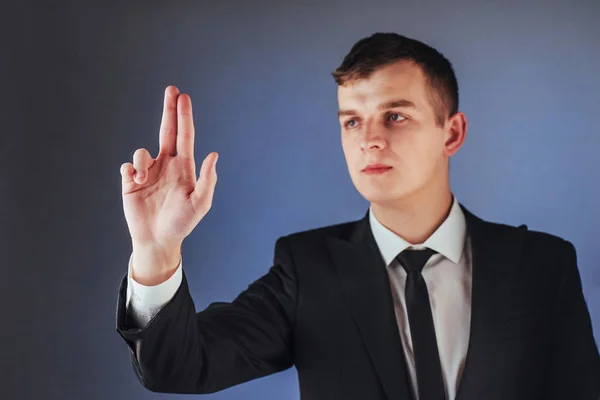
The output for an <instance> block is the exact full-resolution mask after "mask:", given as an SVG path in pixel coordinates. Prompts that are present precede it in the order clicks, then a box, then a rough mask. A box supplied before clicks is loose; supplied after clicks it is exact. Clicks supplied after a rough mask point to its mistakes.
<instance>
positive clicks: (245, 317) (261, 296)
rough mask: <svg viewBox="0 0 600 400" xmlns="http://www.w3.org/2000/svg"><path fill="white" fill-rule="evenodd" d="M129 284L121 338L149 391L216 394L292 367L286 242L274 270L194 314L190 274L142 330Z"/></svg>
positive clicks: (293, 291) (292, 294) (291, 286)
mask: <svg viewBox="0 0 600 400" xmlns="http://www.w3.org/2000/svg"><path fill="white" fill-rule="evenodd" d="M125 285H126V280H123V282H122V286H121V290H120V295H119V305H118V309H117V331H118V332H119V334H120V335H121V336H122V337H123V338H124V340H125V342H126V343H127V345H128V346H129V349H130V352H131V360H132V364H133V367H134V371H135V373H136V376H137V377H138V379H139V380H140V381H141V382H142V384H143V385H144V386H145V387H146V388H148V389H149V390H151V391H154V392H164V393H200V394H202V393H213V392H216V391H219V390H223V389H226V388H228V387H231V386H234V385H237V384H240V383H243V382H246V381H249V380H252V379H256V378H259V377H262V376H265V375H269V374H272V373H275V372H279V371H283V370H285V369H288V368H290V367H291V366H292V365H293V356H292V346H293V343H292V341H293V326H294V323H295V318H296V317H295V315H296V301H297V287H298V285H297V279H296V273H295V269H294V266H293V264H292V258H291V255H290V252H289V250H288V245H287V241H286V239H285V237H282V238H279V239H278V240H277V242H276V245H275V256H274V264H273V266H272V267H271V268H270V269H269V271H268V272H267V273H266V274H265V275H263V276H262V277H260V278H259V279H257V280H256V281H255V282H253V283H252V284H250V285H249V286H248V288H247V289H246V290H244V291H243V292H242V293H240V294H239V295H238V296H237V297H236V298H235V299H234V300H233V301H232V302H215V303H211V304H210V305H209V306H208V307H207V308H206V309H205V310H203V311H201V312H198V313H196V310H195V306H194V302H193V300H192V298H191V296H190V293H189V289H188V284H187V279H186V277H185V272H183V271H182V282H181V286H180V287H179V288H178V289H177V292H176V293H175V295H174V297H173V298H172V299H171V300H170V301H169V302H168V303H167V304H166V305H165V306H164V307H163V308H161V309H160V310H159V311H158V313H157V314H156V315H155V316H153V318H152V319H151V320H150V321H149V323H148V325H146V326H145V327H144V328H143V329H139V328H136V327H135V326H132V324H131V322H130V321H128V320H127V314H126V312H125V304H124V303H125V299H124V297H125V296H126V295H125V292H126V288H125V287H124V286H125Z"/></svg>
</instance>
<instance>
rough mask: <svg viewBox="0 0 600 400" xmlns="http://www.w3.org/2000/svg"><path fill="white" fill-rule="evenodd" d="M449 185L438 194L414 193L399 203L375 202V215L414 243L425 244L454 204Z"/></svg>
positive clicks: (396, 232) (386, 225)
mask: <svg viewBox="0 0 600 400" xmlns="http://www.w3.org/2000/svg"><path fill="white" fill-rule="evenodd" d="M453 201H454V199H453V197H452V192H451V191H450V189H449V188H448V187H446V188H445V189H443V190H441V191H438V192H437V193H428V194H427V195H424V194H421V193H419V194H414V196H413V198H411V199H405V200H402V201H401V202H399V203H397V204H393V205H390V204H385V205H384V204H378V203H371V208H372V210H373V214H374V216H375V218H377V220H378V221H379V222H380V223H381V224H382V225H383V226H385V227H386V228H388V229H389V230H391V231H392V232H394V233H395V234H397V235H398V236H400V237H401V238H403V239H404V240H406V241H407V242H409V243H411V244H421V243H423V242H425V241H426V240H427V238H429V237H430V236H431V235H432V234H433V232H435V231H436V230H437V228H438V227H439V226H440V225H441V224H442V223H443V222H444V221H445V220H446V218H447V217H448V214H449V213H450V210H451V208H452V204H453Z"/></svg>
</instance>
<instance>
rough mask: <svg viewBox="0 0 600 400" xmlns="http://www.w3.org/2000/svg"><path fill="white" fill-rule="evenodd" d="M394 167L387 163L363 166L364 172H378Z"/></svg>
mask: <svg viewBox="0 0 600 400" xmlns="http://www.w3.org/2000/svg"><path fill="white" fill-rule="evenodd" d="M391 168H392V167H390V166H389V165H385V164H371V165H367V166H366V167H365V168H363V170H362V171H363V172H377V171H386V170H388V169H391Z"/></svg>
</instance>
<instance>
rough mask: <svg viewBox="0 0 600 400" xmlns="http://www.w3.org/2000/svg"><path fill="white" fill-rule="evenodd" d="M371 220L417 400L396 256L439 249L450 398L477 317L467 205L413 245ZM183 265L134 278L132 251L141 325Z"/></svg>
mask: <svg viewBox="0 0 600 400" xmlns="http://www.w3.org/2000/svg"><path fill="white" fill-rule="evenodd" d="M369 221H370V224H371V230H372V231H373V236H374V238H375V241H376V242H377V245H378V247H379V251H380V252H381V255H382V257H383V260H384V261H385V264H386V267H387V271H388V276H389V279H390V286H391V290H392V297H393V299H394V309H395V312H396V320H397V322H398V328H399V331H400V337H401V339H402V344H403V346H404V349H405V358H406V363H407V366H408V371H409V374H410V377H411V383H412V387H413V393H414V395H415V398H416V399H417V400H419V398H418V393H417V389H416V388H417V385H416V382H417V378H416V371H415V363H414V354H413V350H412V341H411V337H410V328H409V325H408V314H407V312H406V302H405V299H404V286H405V281H406V271H405V270H404V268H402V266H401V265H400V263H399V261H398V260H396V256H398V254H400V253H401V252H402V251H403V250H405V249H407V248H414V249H419V248H422V247H423V246H425V247H428V248H430V249H432V250H435V251H436V252H437V254H434V255H433V256H432V257H431V258H430V259H429V261H428V262H427V263H426V264H425V266H424V267H423V271H422V274H423V278H424V279H425V282H426V284H427V289H428V292H429V300H430V302H431V311H432V315H433V325H434V327H435V332H436V338H437V343H438V350H439V354H440V361H441V366H442V375H443V379H444V387H445V391H446V396H447V398H448V399H454V398H455V396H456V391H457V389H458V382H459V379H460V376H461V374H462V369H463V365H464V362H465V357H466V353H467V345H468V341H469V327H470V322H471V321H470V319H471V250H470V244H469V241H468V240H466V239H467V236H466V220H465V216H464V214H463V212H462V209H461V208H460V205H459V204H458V201H457V200H456V197H454V202H453V205H452V208H451V211H450V213H449V215H448V217H447V218H446V220H445V221H444V222H443V223H442V224H441V225H440V226H439V227H438V229H437V230H436V231H435V232H434V233H433V234H432V235H431V236H430V237H429V238H428V239H427V240H426V241H425V242H424V243H421V244H416V245H411V244H410V243H408V242H407V241H406V240H404V239H402V238H401V237H399V236H398V235H396V234H395V233H394V232H392V231H390V230H389V229H387V228H386V227H385V226H383V225H382V224H381V223H380V222H379V221H378V220H377V218H375V216H374V215H373V211H372V209H371V208H369ZM182 268H183V264H182V261H181V262H180V263H179V266H178V267H177V270H176V272H175V273H174V274H173V276H171V277H170V278H169V279H168V280H166V281H165V282H163V283H161V284H159V285H156V286H145V285H142V284H140V283H138V282H136V281H135V280H133V279H132V277H131V257H130V259H129V269H128V274H127V279H128V284H127V299H126V303H125V304H126V307H127V312H128V313H131V316H132V319H133V321H134V323H136V325H137V326H138V327H140V328H142V327H144V326H146V324H147V323H148V322H149V321H150V320H151V319H152V317H153V316H154V315H156V313H158V311H159V310H160V309H161V308H162V307H163V306H164V305H165V304H167V303H168V302H169V301H170V300H171V299H172V298H173V296H174V295H175V292H176V291H177V289H178V288H179V286H180V285H181V281H182Z"/></svg>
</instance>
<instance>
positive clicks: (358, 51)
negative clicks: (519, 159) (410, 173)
mask: <svg viewBox="0 0 600 400" xmlns="http://www.w3.org/2000/svg"><path fill="white" fill-rule="evenodd" d="M402 60H407V61H412V62H414V63H415V64H417V65H418V66H419V67H420V68H421V70H422V71H423V74H424V75H425V78H426V80H427V83H428V85H429V93H430V101H431V104H432V106H433V110H434V112H435V116H436V123H437V125H438V126H442V125H443V124H444V121H445V120H446V118H448V117H451V116H452V115H454V114H455V113H456V112H458V83H457V81H456V76H455V74H454V70H453V68H452V64H451V63H450V61H448V60H447V59H446V58H445V57H444V56H443V55H442V54H441V53H440V52H439V51H437V50H436V49H434V48H433V47H431V46H429V45H427V44H425V43H423V42H420V41H418V40H415V39H410V38H407V37H406V36H402V35H399V34H397V33H375V34H373V35H371V36H369V37H366V38H363V39H361V40H359V41H358V42H356V43H355V44H354V46H352V48H351V49H350V52H349V53H348V54H347V55H346V56H345V57H344V60H343V61H342V64H341V65H340V66H339V67H338V68H336V69H335V71H333V72H332V75H333V78H334V79H335V82H336V83H337V84H338V85H344V84H345V83H347V82H350V81H353V80H356V79H361V78H367V77H368V76H369V75H370V74H371V73H372V72H374V71H375V70H377V69H378V68H380V67H383V66H386V65H389V64H392V63H394V62H397V61H402Z"/></svg>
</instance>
